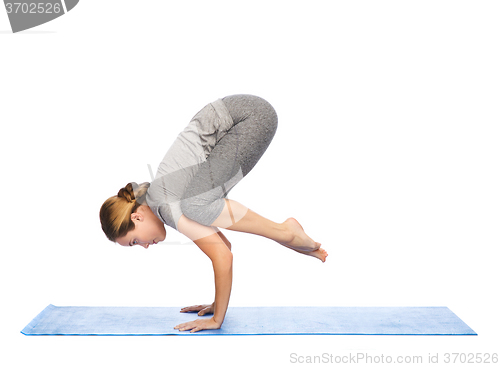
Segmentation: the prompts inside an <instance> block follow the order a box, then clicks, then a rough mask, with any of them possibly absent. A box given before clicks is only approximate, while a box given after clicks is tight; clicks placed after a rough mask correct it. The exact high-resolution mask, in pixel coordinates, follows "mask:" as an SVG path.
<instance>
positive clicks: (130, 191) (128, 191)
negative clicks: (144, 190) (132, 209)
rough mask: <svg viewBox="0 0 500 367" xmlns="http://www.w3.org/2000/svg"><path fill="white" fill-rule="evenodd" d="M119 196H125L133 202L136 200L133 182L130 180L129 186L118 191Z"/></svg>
mask: <svg viewBox="0 0 500 367" xmlns="http://www.w3.org/2000/svg"><path fill="white" fill-rule="evenodd" d="M134 183H135V182H134ZM117 196H118V197H120V198H125V199H126V200H127V201H128V202H129V203H133V202H134V201H135V194H134V186H133V183H132V182H130V183H128V184H127V186H125V187H122V188H121V189H120V191H118V195H117Z"/></svg>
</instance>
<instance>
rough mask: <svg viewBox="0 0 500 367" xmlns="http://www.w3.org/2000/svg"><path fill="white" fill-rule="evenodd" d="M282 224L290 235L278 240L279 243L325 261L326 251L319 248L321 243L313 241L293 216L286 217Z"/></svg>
mask: <svg viewBox="0 0 500 367" xmlns="http://www.w3.org/2000/svg"><path fill="white" fill-rule="evenodd" d="M283 225H284V226H285V227H286V228H287V230H288V231H289V233H291V234H292V235H291V236H290V237H291V238H290V240H288V241H285V242H280V244H282V245H283V246H286V247H288V248H290V249H292V250H295V251H297V252H299V253H301V254H304V255H309V256H313V257H316V258H318V259H320V260H321V261H322V262H325V260H326V257H327V256H328V253H327V252H326V251H325V250H324V249H322V248H321V243H319V242H315V241H314V240H313V239H312V238H311V237H309V236H308V235H307V234H306V233H305V232H304V229H303V228H302V226H301V225H300V223H299V222H298V221H297V220H296V219H295V218H288V219H287V220H286V221H284V222H283Z"/></svg>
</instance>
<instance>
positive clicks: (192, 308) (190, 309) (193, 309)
mask: <svg viewBox="0 0 500 367" xmlns="http://www.w3.org/2000/svg"><path fill="white" fill-rule="evenodd" d="M207 306H208V307H210V305H195V306H189V307H183V308H181V312H199V311H201V310H203V309H204V308H205V307H207Z"/></svg>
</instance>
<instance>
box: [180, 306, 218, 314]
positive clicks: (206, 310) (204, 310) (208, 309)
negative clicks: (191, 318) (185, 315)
mask: <svg viewBox="0 0 500 367" xmlns="http://www.w3.org/2000/svg"><path fill="white" fill-rule="evenodd" d="M181 312H198V316H203V315H208V314H213V313H214V304H213V303H212V304H211V305H195V306H189V307H183V308H181Z"/></svg>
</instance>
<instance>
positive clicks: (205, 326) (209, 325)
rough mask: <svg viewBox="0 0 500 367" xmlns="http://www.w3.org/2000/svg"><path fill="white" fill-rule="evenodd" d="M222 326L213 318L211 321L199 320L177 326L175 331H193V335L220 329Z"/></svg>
mask: <svg viewBox="0 0 500 367" xmlns="http://www.w3.org/2000/svg"><path fill="white" fill-rule="evenodd" d="M220 326H221V324H220V323H218V322H216V321H215V320H214V318H213V317H211V318H209V319H198V320H194V321H189V322H185V323H182V324H179V325H177V326H175V327H174V329H178V330H179V331H187V330H191V332H192V333H195V332H197V331H200V330H209V329H220Z"/></svg>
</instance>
